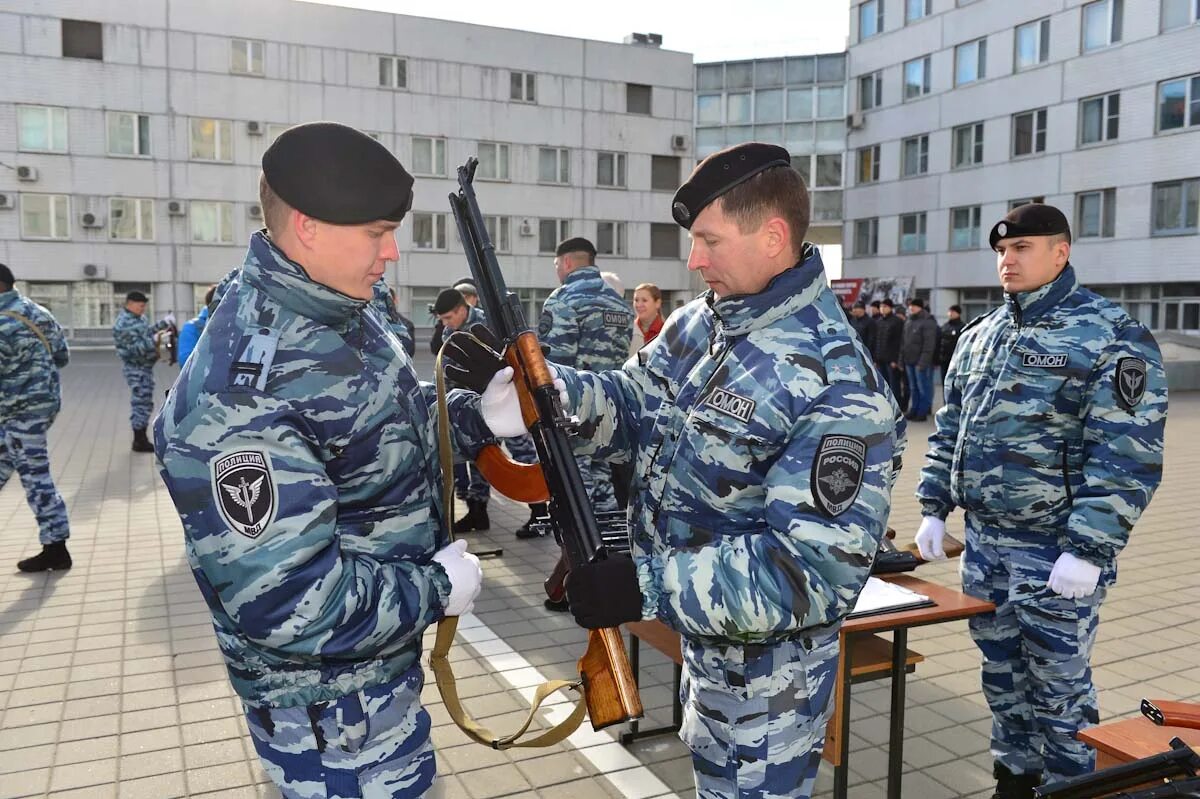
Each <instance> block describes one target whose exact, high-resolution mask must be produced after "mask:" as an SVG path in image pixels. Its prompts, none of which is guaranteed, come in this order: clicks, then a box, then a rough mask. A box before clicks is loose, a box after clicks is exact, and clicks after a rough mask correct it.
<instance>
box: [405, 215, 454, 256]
mask: <svg viewBox="0 0 1200 799" xmlns="http://www.w3.org/2000/svg"><path fill="white" fill-rule="evenodd" d="M412 237H413V248H414V249H417V250H444V249H446V215H445V214H431V213H416V214H413V215H412Z"/></svg>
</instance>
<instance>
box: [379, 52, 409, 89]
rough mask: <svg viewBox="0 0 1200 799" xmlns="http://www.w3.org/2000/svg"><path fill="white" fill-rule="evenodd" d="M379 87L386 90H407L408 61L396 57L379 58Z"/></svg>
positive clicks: (382, 56)
mask: <svg viewBox="0 0 1200 799" xmlns="http://www.w3.org/2000/svg"><path fill="white" fill-rule="evenodd" d="M379 85H380V86H381V87H383V88H385V89H407V88H408V59H406V58H401V57H399V56H394V55H381V56H379Z"/></svg>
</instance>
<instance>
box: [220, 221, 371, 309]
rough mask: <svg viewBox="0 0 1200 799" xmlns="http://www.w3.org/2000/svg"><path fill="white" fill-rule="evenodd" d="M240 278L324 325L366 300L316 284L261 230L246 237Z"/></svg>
mask: <svg viewBox="0 0 1200 799" xmlns="http://www.w3.org/2000/svg"><path fill="white" fill-rule="evenodd" d="M242 279H244V280H246V281H247V282H249V283H250V284H251V285H252V286H254V287H255V288H257V289H259V290H260V291H262V292H264V293H265V294H266V295H267V296H268V297H270V298H271V299H272V300H274V301H275V302H277V303H279V304H280V305H282V306H283V307H284V308H287V309H288V310H290V311H293V312H294V313H297V314H299V315H301V316H303V317H306V318H308V319H312V320H314V321H317V322H320V323H321V324H324V325H330V326H334V325H338V324H340V323H342V322H345V321H346V320H347V319H349V318H350V317H351V316H352V315H353V314H354V313H355V312H357V311H359V310H360V309H361V308H362V307H363V306H365V305H366V304H367V303H368V302H369V300H359V299H356V298H354V297H348V296H346V295H345V294H342V293H341V292H340V291H335V290H334V289H331V288H329V287H328V286H325V285H323V284H321V283H317V282H316V281H315V280H313V279H312V278H310V277H309V276H308V274H307V273H306V272H305V271H304V268H303V267H302V266H300V264H298V263H296V262H295V261H292V260H291V259H289V258H288V257H287V256H286V255H284V254H283V252H282V251H280V249H279V248H278V247H276V246H275V243H274V242H272V241H271V239H270V238H268V237H267V235H266V233H265V232H263V231H261V230H260V231H258V232H257V233H255V234H254V235H253V236H251V237H250V248H249V249H248V250H247V251H246V261H245V263H244V264H243V265H242Z"/></svg>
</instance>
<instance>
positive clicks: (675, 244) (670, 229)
mask: <svg viewBox="0 0 1200 799" xmlns="http://www.w3.org/2000/svg"><path fill="white" fill-rule="evenodd" d="M650 257H651V258H678V257H679V227H678V226H677V225H675V224H674V223H672V224H669V225H668V224H663V223H661V222H651V223H650Z"/></svg>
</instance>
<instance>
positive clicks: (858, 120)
mask: <svg viewBox="0 0 1200 799" xmlns="http://www.w3.org/2000/svg"><path fill="white" fill-rule="evenodd" d="M862 126H863V112H862V111H851V112H850V113H849V114H846V127H848V128H850V129H851V130H858V129H859V128H861V127H862Z"/></svg>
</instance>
